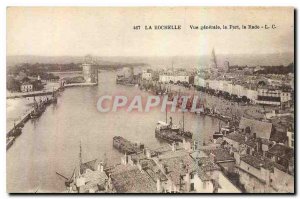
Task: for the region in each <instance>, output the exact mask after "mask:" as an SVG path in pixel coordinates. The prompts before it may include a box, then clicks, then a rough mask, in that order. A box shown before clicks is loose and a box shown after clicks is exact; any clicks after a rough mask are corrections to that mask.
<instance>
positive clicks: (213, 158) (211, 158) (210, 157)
mask: <svg viewBox="0 0 300 199" xmlns="http://www.w3.org/2000/svg"><path fill="white" fill-rule="evenodd" d="M215 157H216V156H215V155H214V154H213V153H210V154H209V160H210V161H211V162H215Z"/></svg>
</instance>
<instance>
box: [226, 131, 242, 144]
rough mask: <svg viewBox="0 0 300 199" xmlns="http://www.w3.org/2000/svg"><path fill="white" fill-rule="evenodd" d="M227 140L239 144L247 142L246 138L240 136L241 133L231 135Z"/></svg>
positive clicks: (227, 136)
mask: <svg viewBox="0 0 300 199" xmlns="http://www.w3.org/2000/svg"><path fill="white" fill-rule="evenodd" d="M226 138H228V139H231V140H233V141H236V142H238V143H244V142H245V136H244V135H242V134H240V133H237V132H234V133H230V134H228V135H226Z"/></svg>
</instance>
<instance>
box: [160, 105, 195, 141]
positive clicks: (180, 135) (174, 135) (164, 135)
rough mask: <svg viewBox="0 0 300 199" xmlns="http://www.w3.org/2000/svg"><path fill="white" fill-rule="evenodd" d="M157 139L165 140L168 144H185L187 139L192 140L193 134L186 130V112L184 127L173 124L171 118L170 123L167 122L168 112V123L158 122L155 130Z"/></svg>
mask: <svg viewBox="0 0 300 199" xmlns="http://www.w3.org/2000/svg"><path fill="white" fill-rule="evenodd" d="M155 137H157V138H160V139H163V140H165V141H167V142H171V143H173V142H183V140H184V139H185V138H188V139H192V137H193V134H192V133H191V132H189V131H185V130H184V112H183V125H182V128H180V125H175V124H173V119H172V117H170V122H169V123H168V121H167V111H166V122H163V121H158V122H157V126H156V128H155Z"/></svg>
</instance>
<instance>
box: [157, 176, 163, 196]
mask: <svg viewBox="0 0 300 199" xmlns="http://www.w3.org/2000/svg"><path fill="white" fill-rule="evenodd" d="M161 188H162V187H161V182H160V178H159V177H158V178H157V180H156V190H157V192H158V193H161V192H162V190H161Z"/></svg>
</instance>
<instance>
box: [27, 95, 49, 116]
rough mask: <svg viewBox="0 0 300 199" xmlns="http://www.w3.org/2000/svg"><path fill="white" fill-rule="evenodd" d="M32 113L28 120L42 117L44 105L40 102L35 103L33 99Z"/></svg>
mask: <svg viewBox="0 0 300 199" xmlns="http://www.w3.org/2000/svg"><path fill="white" fill-rule="evenodd" d="M33 107H34V108H33V111H32V112H31V113H30V118H31V119H34V118H38V117H40V116H41V115H42V113H43V112H44V111H45V110H46V105H45V104H44V102H40V103H39V104H38V103H37V102H36V100H35V98H34V105H33Z"/></svg>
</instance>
